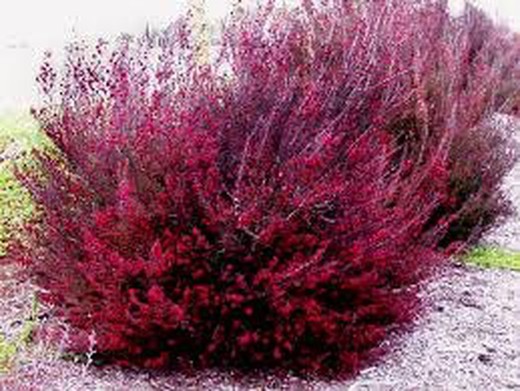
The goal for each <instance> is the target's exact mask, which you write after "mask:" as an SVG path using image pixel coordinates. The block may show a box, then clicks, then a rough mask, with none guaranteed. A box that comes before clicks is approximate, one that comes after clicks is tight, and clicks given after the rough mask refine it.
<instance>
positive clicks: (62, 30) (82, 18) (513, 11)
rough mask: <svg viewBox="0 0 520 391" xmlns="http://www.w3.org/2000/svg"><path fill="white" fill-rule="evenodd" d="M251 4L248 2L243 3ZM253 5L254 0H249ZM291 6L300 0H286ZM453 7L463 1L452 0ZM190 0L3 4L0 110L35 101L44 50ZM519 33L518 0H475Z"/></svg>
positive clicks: (167, 13) (130, 27)
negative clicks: (37, 73)
mask: <svg viewBox="0 0 520 391" xmlns="http://www.w3.org/2000/svg"><path fill="white" fill-rule="evenodd" d="M243 1H247V0H243ZM248 1H253V0H248ZM281 1H283V0H281ZM285 1H286V3H293V2H295V1H297V0H285ZM450 1H451V2H452V3H453V4H454V8H455V9H456V8H458V7H460V4H461V3H462V0H450ZM187 2H188V0H0V110H1V109H5V108H10V107H13V108H22V107H26V106H27V105H29V104H31V102H33V101H34V99H35V96H36V92H35V90H34V88H35V83H34V77H35V72H36V70H37V67H38V64H39V63H40V60H41V56H42V53H43V51H44V50H47V49H51V50H54V51H56V50H59V49H60V48H61V47H63V45H64V43H65V42H68V41H69V40H70V39H71V38H73V37H74V36H77V35H80V36H85V35H86V36H92V37H96V36H103V37H107V36H114V35H117V34H118V33H120V32H137V31H140V30H142V29H143V28H144V26H145V25H146V23H150V24H152V25H154V26H165V25H167V24H168V22H169V21H171V20H172V19H173V18H175V16H176V15H178V14H179V12H180V11H181V10H183V9H186V7H187ZM231 2H232V1H231V0H206V4H207V12H208V16H210V17H211V18H214V19H215V18H220V17H222V16H224V15H225V14H226V13H227V12H228V10H229V8H230V4H231ZM476 2H477V3H479V4H480V5H481V6H482V7H483V8H485V9H486V10H487V11H488V12H490V13H491V14H493V15H496V16H497V17H498V18H499V19H502V20H504V21H507V22H508V23H510V24H511V26H513V27H514V28H516V29H518V30H520V0H478V1H477V0H476Z"/></svg>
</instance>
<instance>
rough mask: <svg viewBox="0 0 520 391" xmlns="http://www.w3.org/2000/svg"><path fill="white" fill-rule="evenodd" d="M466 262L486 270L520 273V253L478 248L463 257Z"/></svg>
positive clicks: (495, 248) (492, 248)
mask: <svg viewBox="0 0 520 391" xmlns="http://www.w3.org/2000/svg"><path fill="white" fill-rule="evenodd" d="M463 259H464V261H465V262H467V263H469V264H473V265H477V266H481V267H486V268H500V269H510V270H518V271H520V252H513V251H509V250H505V249H501V248H497V247H476V248H474V249H472V250H471V251H470V252H469V253H468V254H466V255H465V256H464V257H463Z"/></svg>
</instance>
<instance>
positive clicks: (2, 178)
mask: <svg viewBox="0 0 520 391" xmlns="http://www.w3.org/2000/svg"><path fill="white" fill-rule="evenodd" d="M48 143H49V142H48V141H47V140H46V138H45V136H44V135H43V133H42V132H40V131H39V127H38V124H37V122H36V121H35V120H34V119H33V118H32V117H31V116H30V114H29V113H9V112H8V113H1V114H0V156H2V159H1V160H2V161H1V162H0V257H1V256H4V255H5V251H6V248H7V244H8V241H9V239H10V238H11V237H12V235H13V234H15V233H16V232H17V231H18V229H19V227H20V226H21V224H23V222H24V221H27V219H29V218H31V217H32V216H33V215H34V213H35V208H34V204H33V202H32V201H31V198H30V196H29V194H28V193H27V191H25V189H23V188H22V186H20V184H19V183H18V181H17V180H16V178H15V177H14V175H13V167H14V165H15V164H16V163H27V159H29V158H28V157H27V155H26V154H24V155H20V152H28V151H31V150H32V149H34V148H43V147H44V146H45V145H47V144H48ZM13 156H16V157H15V158H14V160H13V158H12V157H13Z"/></svg>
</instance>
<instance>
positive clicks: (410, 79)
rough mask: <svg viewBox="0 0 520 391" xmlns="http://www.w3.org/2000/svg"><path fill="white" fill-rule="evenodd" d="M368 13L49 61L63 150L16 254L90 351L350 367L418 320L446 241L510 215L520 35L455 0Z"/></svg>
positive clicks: (54, 132) (49, 105) (374, 6)
mask: <svg viewBox="0 0 520 391" xmlns="http://www.w3.org/2000/svg"><path fill="white" fill-rule="evenodd" d="M364 7H365V8H363V7H361V8H359V7H358V8H356V7H353V6H351V5H349V3H348V2H345V3H344V4H342V5H338V4H335V5H322V6H320V7H319V8H318V7H314V6H313V5H312V4H311V3H310V2H308V1H306V2H304V3H303V5H302V8H301V9H299V10H298V11H294V12H292V11H291V12H289V11H287V10H280V9H277V8H273V7H263V8H260V9H258V10H255V11H252V12H251V13H245V14H244V15H241V16H238V17H235V18H233V19H231V20H230V21H229V23H228V24H227V26H226V28H225V30H224V32H223V33H222V35H221V37H220V40H219V42H218V45H217V48H216V49H215V50H214V53H213V60H212V62H211V63H210V64H200V63H197V58H196V55H195V54H196V47H195V46H194V44H193V43H192V41H191V39H190V34H189V29H188V28H187V24H186V23H185V21H184V20H182V19H181V20H179V21H178V22H177V23H175V24H173V25H172V26H171V27H170V28H168V29H167V30H165V31H147V32H146V33H145V34H143V35H142V36H139V37H129V36H125V37H122V38H120V39H119V40H118V41H117V42H116V43H114V44H110V43H106V42H102V41H100V42H99V43H98V44H97V45H96V46H95V47H93V48H92V47H89V46H88V45H86V44H83V43H74V44H72V45H70V46H69V48H68V56H67V60H66V63H65V68H64V71H63V72H58V71H57V69H56V68H54V67H53V66H52V65H51V62H50V61H46V62H45V63H44V65H43V67H42V72H41V74H40V76H39V83H40V86H41V88H42V91H43V93H44V96H45V98H46V101H45V104H44V105H43V106H42V107H40V108H38V109H36V110H35V112H34V114H35V116H36V118H37V119H38V120H39V121H40V123H41V125H42V128H43V129H44V131H45V132H46V134H47V135H48V136H49V137H50V138H51V139H52V140H53V141H54V143H55V145H56V151H55V152H53V153H50V154H40V155H38V156H37V157H38V159H39V162H40V166H41V169H40V170H39V171H33V172H31V173H27V174H20V175H19V176H20V178H21V180H22V181H23V183H24V184H25V186H26V187H27V188H28V189H29V191H30V192H31V194H32V195H33V197H34V198H35V200H36V201H37V202H38V203H39V205H40V206H41V209H42V218H41V222H40V223H39V224H38V225H35V226H32V227H28V230H27V236H28V237H27V240H26V241H24V242H23V243H18V244H17V245H16V246H13V248H12V251H13V254H15V256H16V257H17V259H18V260H19V261H20V262H22V263H23V264H24V265H25V266H26V270H27V271H28V273H29V275H30V276H31V277H32V278H33V279H34V280H35V282H36V283H37V284H38V285H39V286H40V287H41V288H42V299H43V300H45V301H47V302H49V303H52V304H54V305H55V308H56V310H57V312H58V315H60V316H62V317H63V318H64V319H66V320H67V322H69V324H70V325H71V326H72V330H73V339H74V342H75V348H76V349H77V350H80V351H81V349H84V348H85V344H86V341H87V336H88V335H92V333H93V332H94V333H95V336H96V351H97V354H98V357H99V358H100V359H104V360H107V361H109V362H116V363H119V364H122V365H137V366H144V367H149V368H156V367H167V366H172V367H186V366H190V367H191V366H195V367H212V366H219V367H233V368H240V369H253V368H278V369H279V368H282V369H288V370H296V371H300V372H312V373H341V374H348V373H353V372H355V371H357V370H358V369H359V368H360V367H361V366H362V365H363V364H365V363H366V362H367V361H368V360H370V359H373V358H375V357H377V356H378V355H379V354H380V353H381V352H382V351H383V348H382V345H381V342H382V341H384V340H385V339H387V338H389V335H390V333H392V332H393V331H399V330H402V328H403V326H404V325H406V324H407V322H408V321H409V320H410V319H411V318H413V317H414V316H415V315H416V313H417V309H418V306H417V304H418V301H417V298H416V295H415V293H416V292H415V290H416V286H417V283H419V282H420V281H421V279H422V278H424V277H425V276H426V275H427V274H428V273H429V272H430V271H431V269H432V267H433V266H435V265H436V264H438V262H439V261H441V260H442V259H443V250H442V249H441V248H440V246H441V247H442V242H443V241H445V242H446V243H445V247H446V246H447V245H448V244H450V243H452V242H454V241H460V240H462V241H465V240H467V239H468V238H469V237H470V236H471V233H472V232H474V231H475V230H477V229H480V228H481V227H482V226H483V224H486V223H487V222H488V221H487V220H486V221H484V220H482V219H480V220H479V219H478V218H477V220H476V221H469V222H467V221H466V220H463V219H464V218H466V219H467V216H468V214H469V213H470V212H469V211H471V213H476V214H477V215H478V213H480V212H478V211H477V212H475V210H478V208H484V209H485V208H488V209H486V211H489V213H490V214H491V215H492V217H494V216H496V214H497V213H498V211H500V210H502V209H501V206H502V205H504V204H503V200H502V199H501V198H500V195H499V193H498V192H497V186H498V184H499V182H500V180H501V178H502V176H503V175H504V173H505V172H506V171H507V169H508V168H509V167H510V164H511V162H512V161H513V158H514V153H512V152H510V150H511V149H510V145H509V140H510V139H509V138H508V137H507V134H505V133H504V134H503V133H501V130H500V129H498V128H497V127H495V126H492V124H491V122H490V121H491V115H492V114H493V113H494V112H495V110H497V109H498V106H500V109H501V110H504V111H507V110H512V109H509V108H508V106H507V105H506V104H505V103H504V102H506V101H507V96H506V95H505V92H504V91H506V90H507V88H505V86H507V87H508V88H509V89H511V90H514V89H513V88H512V87H511V86H513V85H514V82H515V79H513V78H512V77H511V78H510V76H509V74H508V73H506V72H502V70H503V69H506V67H507V66H512V65H511V64H509V63H508V62H507V61H512V60H511V59H513V58H515V57H514V55H513V50H514V45H513V43H512V41H511V42H510V39H509V37H508V36H507V34H506V32H504V33H500V32H499V30H496V29H494V28H493V26H491V27H489V31H488V33H489V34H491V36H492V37H494V38H496V41H494V42H495V43H493V44H489V45H488V44H487V43H477V38H476V37H475V36H477V37H480V35H479V34H480V33H478V32H477V33H475V29H476V28H477V27H479V26H480V25H481V24H483V23H484V22H485V20H484V19H478V18H476V17H475V16H474V14H473V13H472V12H473V11H471V12H470V10H468V12H467V13H466V15H465V16H464V17H462V18H461V19H457V20H455V19H453V18H452V17H450V16H449V14H448V12H447V9H446V6H445V4H444V2H431V3H429V4H424V5H420V6H417V4H415V2H412V1H405V0H402V1H379V2H373V3H370V4H367V5H366V6H364ZM486 42H487V40H486ZM496 42H500V43H501V44H503V45H504V47H505V46H507V45H510V49H509V51H508V52H507V53H502V52H500V51H499V50H498V49H496V46H493V45H498V46H499V45H500V44H499V43H496ZM475 45H476V46H475ZM500 47H502V46H500ZM506 60H507V61H506ZM498 86H501V88H498ZM499 93H500V94H501V95H499ZM499 99H502V101H501V102H502V104H500V105H497V102H499ZM473 139H475V142H474V143H473V144H471V145H470V144H468V140H473ZM484 156H485V157H486V158H485V159H483V157H484ZM475 173H478V174H479V175H480V177H479V178H478V180H477V183H476V184H474V183H473V182H472V181H473V179H474V178H475V177H474V175H475ZM464 186H466V188H464ZM461 189H462V190H461ZM492 202H493V203H494V204H493V203H492ZM475 205H476V206H475ZM491 220H492V219H491ZM456 224H459V225H464V229H466V228H467V229H468V230H467V231H464V232H463V234H458V233H455V234H454V233H453V232H454V231H453V230H454V228H453V227H456ZM450 235H452V236H450Z"/></svg>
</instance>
